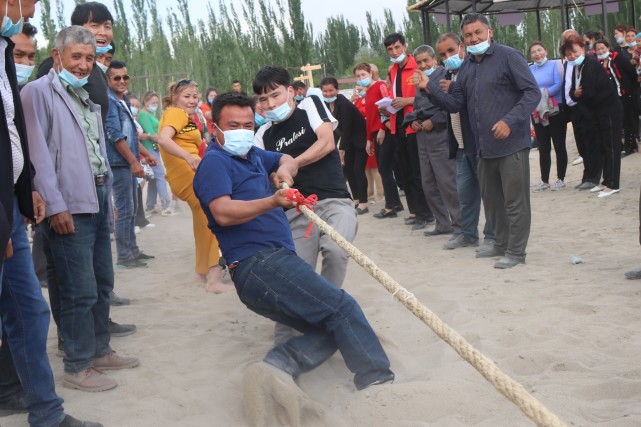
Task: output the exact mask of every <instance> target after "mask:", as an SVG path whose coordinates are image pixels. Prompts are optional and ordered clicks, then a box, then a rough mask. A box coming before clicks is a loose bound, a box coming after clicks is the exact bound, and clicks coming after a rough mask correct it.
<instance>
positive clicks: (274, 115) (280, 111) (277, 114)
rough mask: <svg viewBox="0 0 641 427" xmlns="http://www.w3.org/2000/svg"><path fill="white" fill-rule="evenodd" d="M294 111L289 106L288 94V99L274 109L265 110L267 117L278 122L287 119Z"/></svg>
mask: <svg viewBox="0 0 641 427" xmlns="http://www.w3.org/2000/svg"><path fill="white" fill-rule="evenodd" d="M291 112H292V107H290V106H289V95H287V101H285V102H284V103H283V105H280V106H278V107H276V108H274V109H273V110H267V111H265V117H266V118H267V120H271V121H272V122H275V123H278V122H282V121H283V120H285V119H286V118H287V117H289V115H290V114H291Z"/></svg>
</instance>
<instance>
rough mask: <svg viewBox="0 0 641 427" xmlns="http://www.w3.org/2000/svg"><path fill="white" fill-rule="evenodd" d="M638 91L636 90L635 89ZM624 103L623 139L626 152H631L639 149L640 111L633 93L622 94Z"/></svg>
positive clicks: (622, 102)
mask: <svg viewBox="0 0 641 427" xmlns="http://www.w3.org/2000/svg"><path fill="white" fill-rule="evenodd" d="M635 92H636V91H635ZM619 99H621V104H622V105H623V141H624V148H625V152H626V153H628V154H630V153H632V152H633V151H638V146H637V136H638V135H639V113H638V109H637V104H636V100H635V98H634V96H633V95H625V96H621V97H620V98H619Z"/></svg>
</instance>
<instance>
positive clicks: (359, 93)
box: [358, 90, 366, 98]
mask: <svg viewBox="0 0 641 427" xmlns="http://www.w3.org/2000/svg"><path fill="white" fill-rule="evenodd" d="M365 93H366V92H365V91H364V90H362V91H360V92H358V96H359V97H360V98H362V97H364V96H365Z"/></svg>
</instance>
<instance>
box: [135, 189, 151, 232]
mask: <svg viewBox="0 0 641 427" xmlns="http://www.w3.org/2000/svg"><path fill="white" fill-rule="evenodd" d="M136 187H137V188H136V197H137V203H136V221H135V222H136V225H137V226H138V227H141V228H142V227H146V226H147V224H149V221H147V217H146V216H145V204H144V202H143V200H142V187H141V186H140V184H138V185H136Z"/></svg>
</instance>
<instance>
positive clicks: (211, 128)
mask: <svg viewBox="0 0 641 427" xmlns="http://www.w3.org/2000/svg"><path fill="white" fill-rule="evenodd" d="M199 108H200V111H202V112H203V116H204V117H205V120H206V121H207V130H208V131H209V134H210V135H211V134H212V133H213V132H214V122H212V121H211V119H208V118H207V116H206V115H205V113H209V112H211V108H209V105H207V103H206V102H203V105H201V106H200V107H199Z"/></svg>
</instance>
